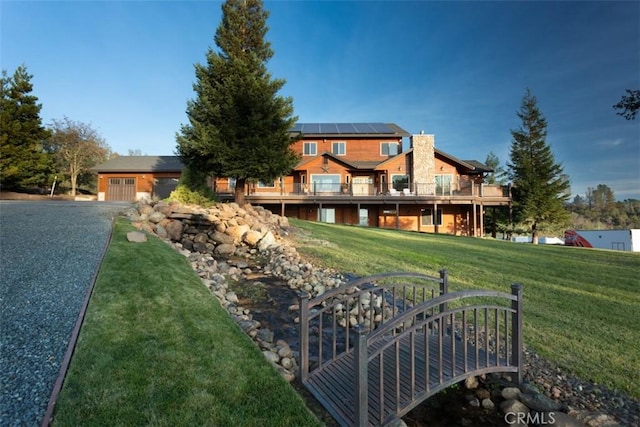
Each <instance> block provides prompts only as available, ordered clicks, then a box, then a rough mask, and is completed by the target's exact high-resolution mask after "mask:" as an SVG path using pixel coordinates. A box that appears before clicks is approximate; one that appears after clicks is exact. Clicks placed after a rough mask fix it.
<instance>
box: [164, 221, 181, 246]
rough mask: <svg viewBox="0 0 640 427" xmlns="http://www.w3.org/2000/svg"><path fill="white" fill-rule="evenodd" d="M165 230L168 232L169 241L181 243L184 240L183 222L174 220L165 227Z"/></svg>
mask: <svg viewBox="0 0 640 427" xmlns="http://www.w3.org/2000/svg"><path fill="white" fill-rule="evenodd" d="M165 229H166V230H167V237H168V238H169V239H171V240H173V241H174V242H179V241H180V240H182V230H183V226H182V222H180V221H176V220H172V221H171V222H169V224H167V225H166V226H165Z"/></svg>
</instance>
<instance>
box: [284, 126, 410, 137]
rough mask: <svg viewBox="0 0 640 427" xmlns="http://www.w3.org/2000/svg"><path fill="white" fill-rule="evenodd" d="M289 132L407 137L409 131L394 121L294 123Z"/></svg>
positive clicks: (329, 135) (342, 135) (321, 134)
mask: <svg viewBox="0 0 640 427" xmlns="http://www.w3.org/2000/svg"><path fill="white" fill-rule="evenodd" d="M291 133H294V134H303V135H312V136H314V137H322V136H325V137H336V136H339V137H358V136H359V137H362V136H368V137H387V138H389V137H393V138H400V137H408V136H410V134H409V132H407V131H406V130H404V129H402V128H401V127H400V126H398V125H396V124H395V123H296V124H295V125H294V126H293V128H292V129H291Z"/></svg>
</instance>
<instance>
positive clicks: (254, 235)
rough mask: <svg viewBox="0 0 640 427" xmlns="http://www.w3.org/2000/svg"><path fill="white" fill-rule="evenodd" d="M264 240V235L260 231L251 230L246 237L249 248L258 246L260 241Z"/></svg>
mask: <svg viewBox="0 0 640 427" xmlns="http://www.w3.org/2000/svg"><path fill="white" fill-rule="evenodd" d="M261 238H262V234H260V232H259V231H254V230H249V231H247V233H246V234H245V235H244V241H245V243H246V244H248V245H249V246H256V245H257V244H258V242H259V241H260V239H261Z"/></svg>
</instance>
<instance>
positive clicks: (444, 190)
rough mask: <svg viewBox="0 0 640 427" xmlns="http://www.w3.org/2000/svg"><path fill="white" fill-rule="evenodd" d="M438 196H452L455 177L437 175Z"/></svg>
mask: <svg viewBox="0 0 640 427" xmlns="http://www.w3.org/2000/svg"><path fill="white" fill-rule="evenodd" d="M435 180H436V195H446V194H451V182H452V181H453V176H451V175H436V176H435Z"/></svg>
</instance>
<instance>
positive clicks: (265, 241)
mask: <svg viewBox="0 0 640 427" xmlns="http://www.w3.org/2000/svg"><path fill="white" fill-rule="evenodd" d="M275 244H276V238H275V236H274V235H273V233H272V232H271V231H268V232H267V234H265V235H264V236H263V237H262V239H260V241H259V242H258V249H259V250H260V251H266V250H267V249H269V248H271V247H272V246H274V245H275Z"/></svg>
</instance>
